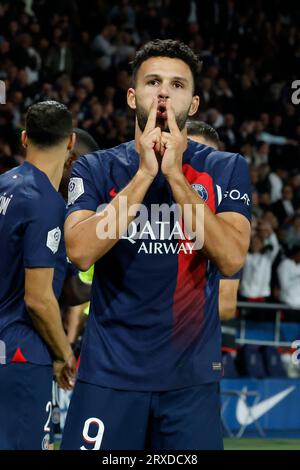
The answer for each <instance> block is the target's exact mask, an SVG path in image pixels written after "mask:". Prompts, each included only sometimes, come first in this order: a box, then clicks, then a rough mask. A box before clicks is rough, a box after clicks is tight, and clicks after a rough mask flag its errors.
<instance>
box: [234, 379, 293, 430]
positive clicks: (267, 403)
mask: <svg viewBox="0 0 300 470" xmlns="http://www.w3.org/2000/svg"><path fill="white" fill-rule="evenodd" d="M295 388H296V387H295V386H292V387H289V388H287V389H285V390H283V391H282V392H279V393H276V395H273V396H272V397H270V398H267V399H266V400H263V401H261V402H259V403H257V404H256V405H253V406H251V407H249V406H248V405H247V403H246V397H245V396H243V397H241V398H239V400H238V403H237V407H236V419H237V421H238V422H239V423H240V425H241V426H245V425H246V426H248V425H249V424H252V423H254V421H256V420H257V419H259V418H260V417H261V416H263V415H264V414H266V413H267V412H268V411H269V410H271V409H272V408H273V407H274V406H276V405H277V404H278V403H279V402H280V401H282V400H283V399H284V398H285V397H287V396H288V395H289V394H290V393H292V392H293V391H294V390H295ZM245 390H247V389H243V391H245ZM250 410H251V411H250ZM249 411H250V413H249Z"/></svg>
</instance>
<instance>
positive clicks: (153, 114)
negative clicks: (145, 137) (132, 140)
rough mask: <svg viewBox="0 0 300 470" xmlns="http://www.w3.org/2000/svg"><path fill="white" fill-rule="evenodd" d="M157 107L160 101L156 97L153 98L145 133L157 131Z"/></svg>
mask: <svg viewBox="0 0 300 470" xmlns="http://www.w3.org/2000/svg"><path fill="white" fill-rule="evenodd" d="M157 106H158V99H157V98H156V97H154V98H153V102H152V105H151V108H150V112H149V116H148V120H147V124H146V127H145V130H144V132H150V131H152V130H153V129H155V124H156V116H157Z"/></svg>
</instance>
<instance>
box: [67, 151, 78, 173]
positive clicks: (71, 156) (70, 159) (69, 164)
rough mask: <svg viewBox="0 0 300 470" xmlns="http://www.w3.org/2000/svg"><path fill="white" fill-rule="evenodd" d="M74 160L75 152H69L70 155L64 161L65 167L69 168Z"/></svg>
mask: <svg viewBox="0 0 300 470" xmlns="http://www.w3.org/2000/svg"><path fill="white" fill-rule="evenodd" d="M75 161H76V155H75V153H73V152H70V156H69V158H68V159H67V161H66V163H65V169H66V170H69V169H70V168H71V166H72V165H73V163H74V162H75Z"/></svg>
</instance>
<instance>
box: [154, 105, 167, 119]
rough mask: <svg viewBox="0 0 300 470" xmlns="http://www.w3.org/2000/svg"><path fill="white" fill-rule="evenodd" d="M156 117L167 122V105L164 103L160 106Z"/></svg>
mask: <svg viewBox="0 0 300 470" xmlns="http://www.w3.org/2000/svg"><path fill="white" fill-rule="evenodd" d="M156 116H157V119H159V120H166V119H167V118H168V114H167V110H166V105H165V104H164V103H159V104H158V108H157V113H156Z"/></svg>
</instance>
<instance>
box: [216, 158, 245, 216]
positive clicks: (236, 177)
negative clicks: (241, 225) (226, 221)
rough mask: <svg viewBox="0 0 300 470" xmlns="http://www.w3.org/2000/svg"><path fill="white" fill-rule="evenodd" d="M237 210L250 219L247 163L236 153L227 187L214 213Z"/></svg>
mask: <svg viewBox="0 0 300 470" xmlns="http://www.w3.org/2000/svg"><path fill="white" fill-rule="evenodd" d="M221 212H238V213H240V214H242V215H244V216H245V217H246V218H247V219H248V220H249V221H251V181H250V174H249V169H248V164H247V162H246V160H245V159H244V157H242V156H241V155H237V158H236V159H235V162H234V169H233V171H232V174H231V178H230V180H229V184H228V187H227V189H226V191H225V192H224V194H223V195H222V200H221V203H220V204H219V206H218V208H217V211H216V213H217V214H219V213H221Z"/></svg>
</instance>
